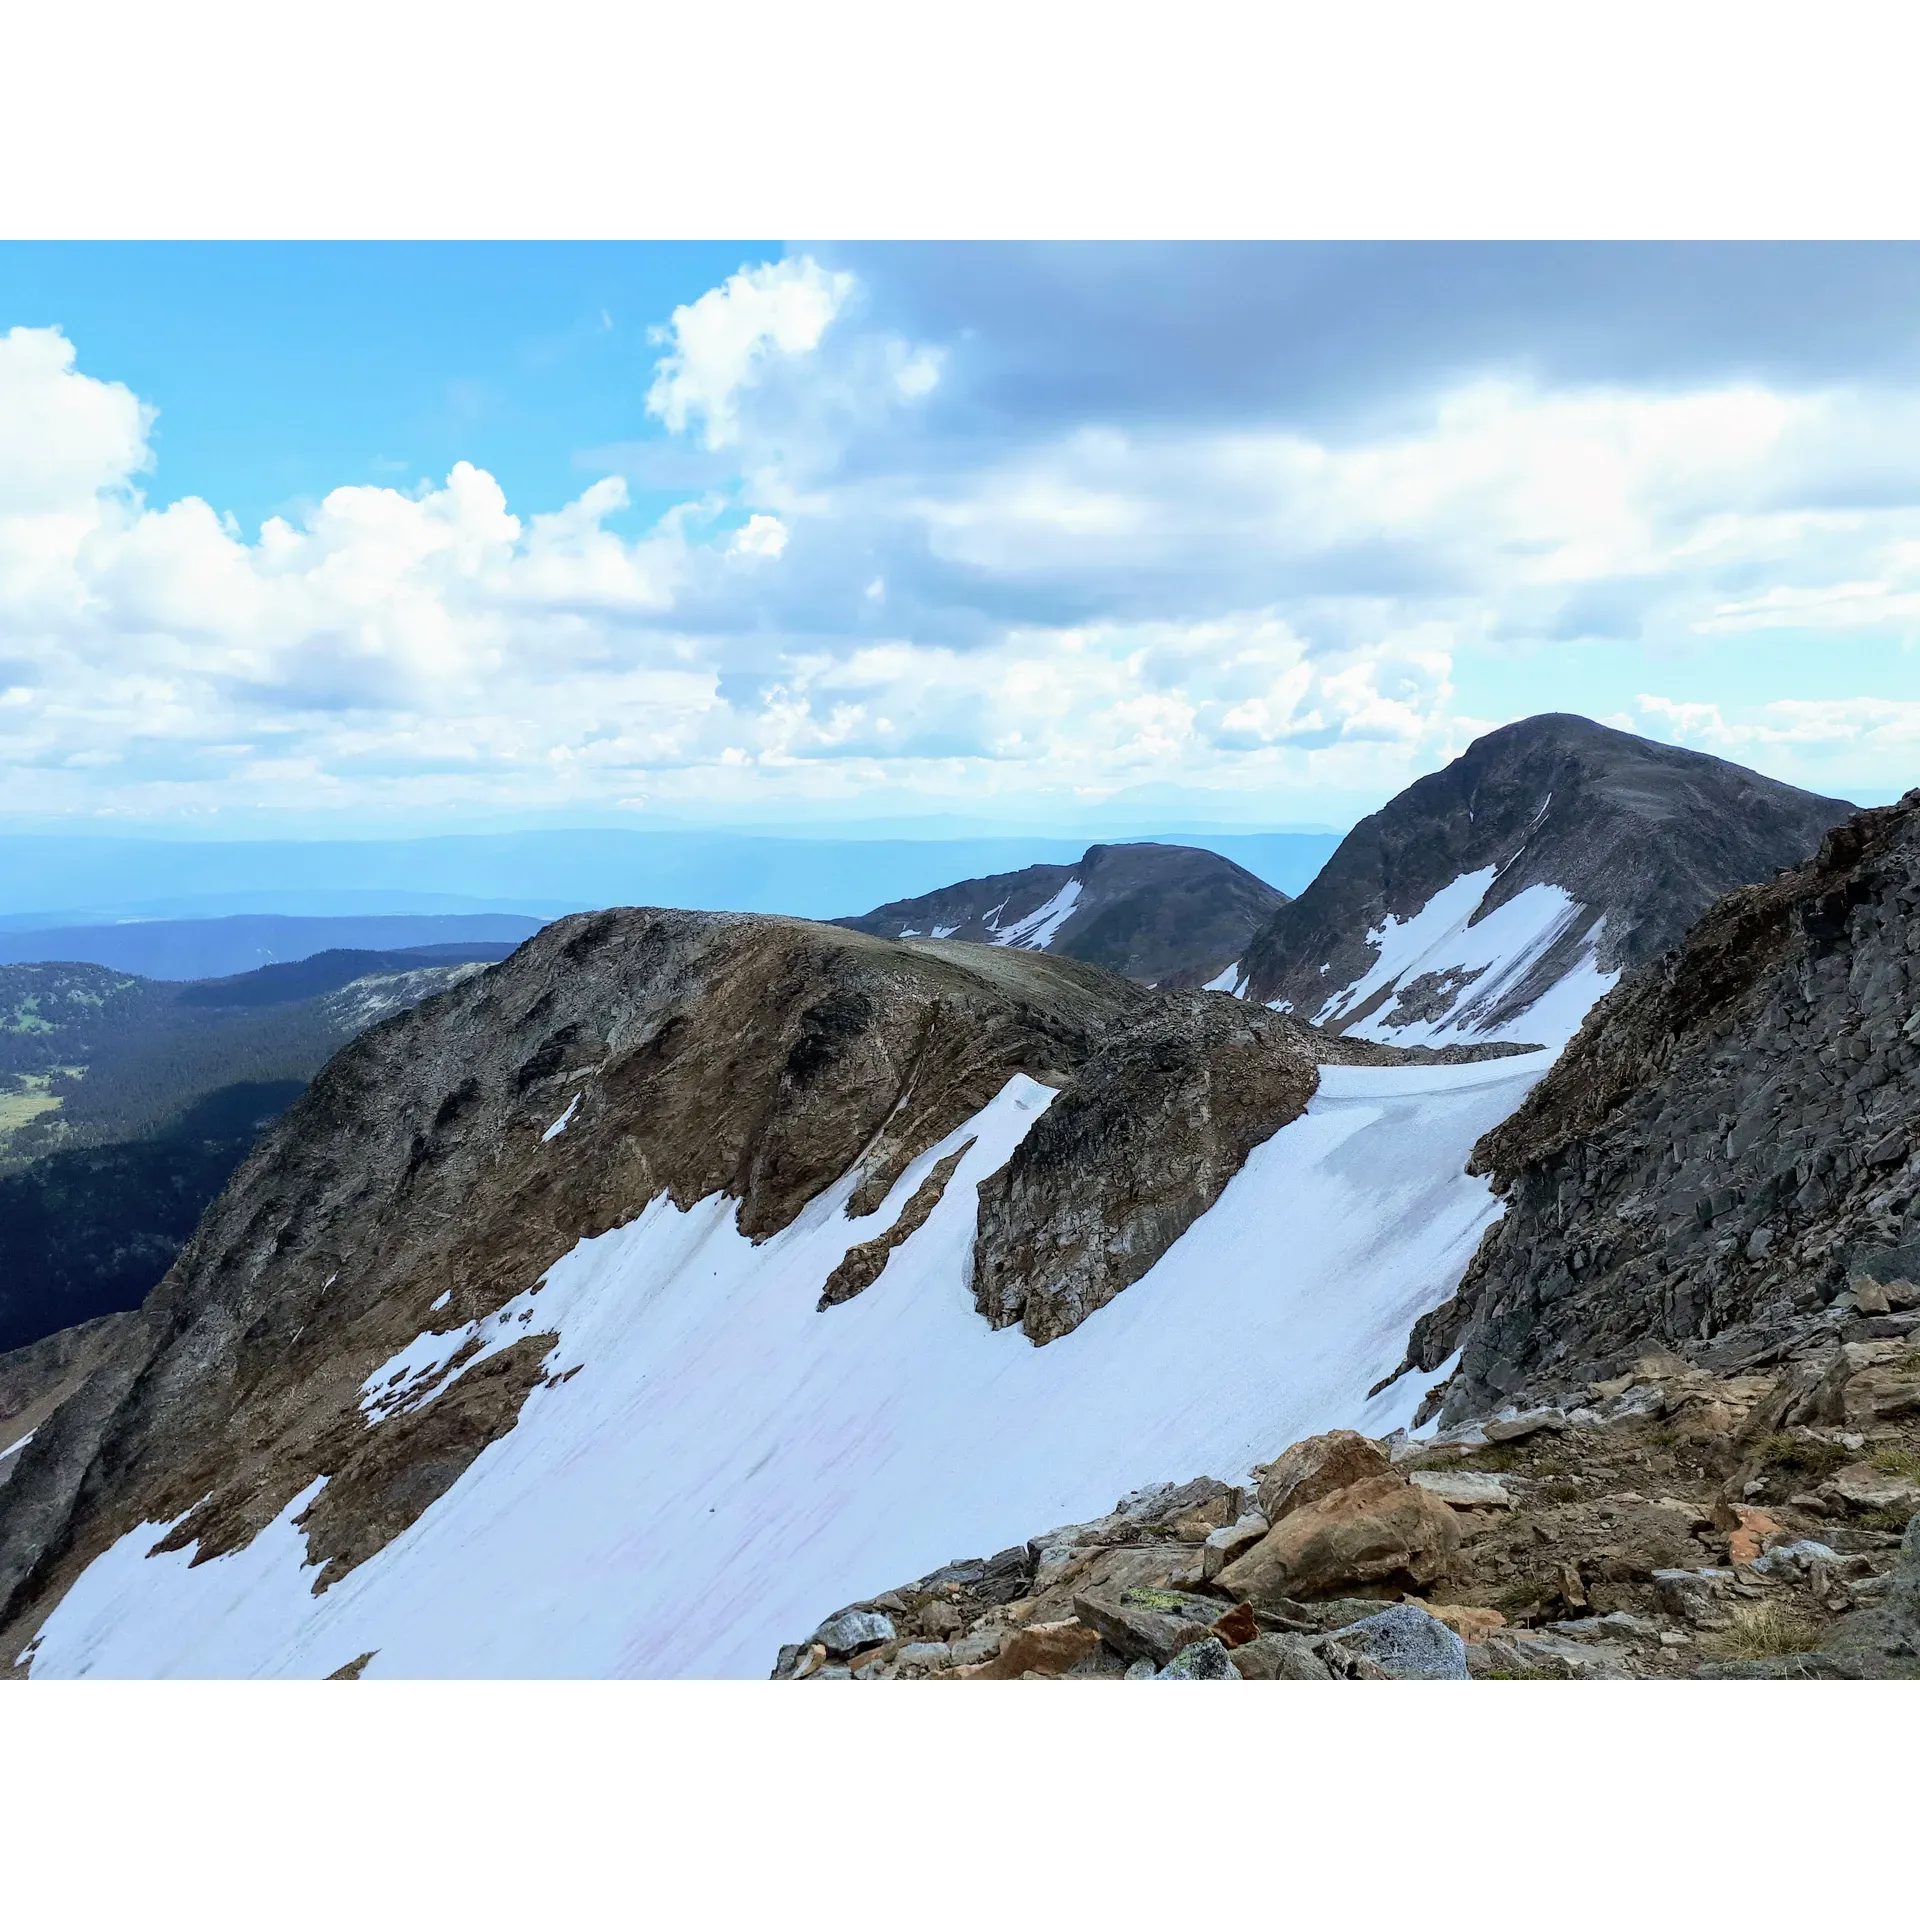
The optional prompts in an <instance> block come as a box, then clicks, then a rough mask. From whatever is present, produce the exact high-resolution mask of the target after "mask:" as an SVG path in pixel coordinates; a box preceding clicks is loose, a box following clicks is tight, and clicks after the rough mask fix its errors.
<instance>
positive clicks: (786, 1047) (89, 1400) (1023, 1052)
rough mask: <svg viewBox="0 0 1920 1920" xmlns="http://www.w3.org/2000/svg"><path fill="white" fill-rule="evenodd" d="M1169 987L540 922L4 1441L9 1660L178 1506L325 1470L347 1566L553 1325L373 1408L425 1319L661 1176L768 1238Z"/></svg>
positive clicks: (334, 1113) (323, 1502)
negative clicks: (729, 1200)
mask: <svg viewBox="0 0 1920 1920" xmlns="http://www.w3.org/2000/svg"><path fill="white" fill-rule="evenodd" d="M1149 1002H1150V996H1149V995H1148V994H1147V993H1146V992H1145V991H1144V990H1143V989H1142V988H1140V987H1137V986H1135V985H1133V984H1132V983H1130V982H1128V981H1126V980H1123V979H1121V978H1119V977H1118V976H1117V975H1114V974H1111V973H1107V972H1103V971H1101V970H1099V969H1096V968H1091V967H1082V966H1077V965H1075V964H1074V963H1072V962H1071V961H1063V960H1056V959H1051V958H1048V957H1046V956H1043V955H1038V954H1029V953H1017V952H1010V951H1000V950H995V949H993V948H990V947H980V946H971V945H967V946H963V945H958V944H949V943H945V942H942V943H938V944H936V943H933V942H930V941H926V942H922V941H905V942H879V941H874V940H870V939H867V938H865V937H864V936H862V935H860V934H856V933H849V932H845V931H842V930H840V929H836V928H827V927H822V926H819V925H817V924H815V923H812V922H807V921H793V920H778V919H771V918H759V917H755V916H748V915H734V914H701V913H672V912H664V911H642V910H626V911H619V912H609V913H599V914H593V915H582V916H577V917H575V918H572V919H569V920H563V921H560V922H557V923H556V924H555V925H553V926H551V927H548V928H547V929H545V930H544V931H543V932H542V933H541V934H540V935H538V936H537V937H536V938H535V939H534V940H532V941H530V942H529V943H528V944H527V945H525V946H524V947H522V948H521V949H519V951H518V952H516V953H515V954H514V955H513V957H512V958H511V959H510V960H508V961H506V962H504V963H502V964H501V965H500V966H498V967H495V968H491V969H489V970H487V971H486V972H484V973H481V974H479V975H477V976H475V977H473V978H470V979H467V980H466V981H464V982H462V983H461V984H460V985H458V986H456V987H454V988H453V989H452V990H451V991H449V992H447V993H444V994H442V995H440V996H439V997H437V998H434V999H431V1000H428V1001H426V1002H424V1003H423V1004H421V1005H419V1006H417V1007H415V1008H413V1009H412V1010H410V1011H408V1012H406V1013H403V1014H401V1015H400V1016H398V1017H397V1018H394V1019H390V1020H387V1021H385V1022H384V1023H382V1024H381V1025H379V1026H377V1027H375V1028H373V1029H372V1030H371V1031H370V1032H368V1033H366V1034H364V1035H362V1036H361V1038H360V1039H358V1040H357V1041H355V1042H354V1043H352V1044H351V1045H349V1046H348V1047H346V1048H345V1049H343V1050H342V1051H341V1052H340V1053H339V1054H338V1055H337V1056H336V1057H335V1058H334V1059H333V1060H332V1061H331V1062H330V1063H329V1064H328V1066H327V1067H326V1068H325V1070H324V1071H323V1072H322V1073H321V1074H320V1075H319V1076H318V1077H317V1078H316V1079H315V1081H314V1082H313V1084H312V1085H311V1086H310V1087H309V1088H308V1089H307V1091H306V1092H305V1093H304V1094H303V1095H302V1096H301V1098H300V1099H299V1100H298V1101H296V1102H295V1103H294V1105H293V1106H292V1107H291V1108H290V1109H289V1110H288V1111H287V1112H286V1113H285V1114H284V1115H283V1116H282V1117H281V1119H280V1120H279V1121H278V1122H277V1123H276V1124H275V1126H274V1128H273V1130H272V1131H271V1133H270V1134H269V1135H268V1137H267V1138H266V1140H265V1141H264V1142H263V1143H262V1145H261V1146H260V1147H259V1148H258V1149H257V1150H256V1151H255V1152H254V1153H253V1154H252V1155H251V1157H250V1158H249V1159H248V1160H247V1162H246V1163H245V1164H244V1165H243V1166H242V1167H241V1168H240V1170H239V1171H238V1173H237V1174H236V1175H235V1176H234V1178H233V1179H232V1181H231V1182H230V1183H229V1185H228V1187H227V1188H226V1190H225V1192H224V1193H223V1194H222V1195H221V1197H220V1198H219V1199H218V1200H217V1201H216V1202H215V1203H214V1205H213V1206H212V1207H211V1208H210V1209H209V1210H208V1212H207V1215H206V1217H205V1219H204V1220H203V1221H202V1222H201V1225H200V1227H199V1230H198V1232H197V1233H196V1234H195V1236H194V1238H193V1240H192V1241H191V1243H190V1244H189V1245H188V1247H187V1249H186V1251H185V1252H184V1253H183V1254H182V1256H181V1258H180V1259H179V1261H178V1262H177V1263H176V1264H175V1266H174V1268H173V1270H172V1272H171V1273H170V1274H169V1275H168V1277H167V1278H166V1280H164V1281H163V1282H162V1283H161V1285H160V1286H159V1287H157V1288H156V1289H155V1290H154V1292H153V1294H152V1295H151V1296H150V1298H149V1299H148V1300H147V1302H146V1304H145V1306H144V1307H143V1308H142V1309H141V1311H140V1313H139V1314H138V1315H137V1316H133V1317H131V1318H130V1319H129V1320H128V1321H127V1322H126V1323H125V1331H124V1333H122V1334H119V1335H116V1337H115V1339H114V1340H113V1341H112V1343H111V1348H112V1350H111V1353H110V1354H108V1355H106V1356H105V1358H104V1360H103V1362H102V1364H100V1365H98V1366H97V1367H95V1368H94V1369H93V1370H92V1372H91V1373H90V1374H89V1375H88V1376H87V1377H86V1378H85V1380H84V1381H83V1383H82V1384H80V1385H79V1386H78V1388H77V1390H72V1391H69V1392H68V1394H67V1397H65V1398H64V1399H63V1400H61V1402H60V1404H59V1405H58V1406H57V1407H56V1408H55V1409H54V1410H53V1411H51V1413H50V1414H49V1416H48V1417H47V1418H46V1420H45V1421H44V1423H43V1424H42V1425H41V1426H40V1427H39V1429H38V1431H37V1433H36V1435H35V1437H34V1439H33V1440H32V1441H31V1443H30V1444H29V1445H28V1446H27V1447H26V1448H25V1449H24V1450H23V1451H22V1452H21V1453H20V1454H19V1455H17V1456H16V1457H15V1458H14V1459H13V1460H12V1461H11V1462H10V1463H9V1464H10V1465H11V1466H12V1468H13V1472H12V1474H11V1477H10V1478H9V1479H8V1481H7V1483H6V1485H5V1486H4V1487H0V1662H5V1661H10V1660H11V1659H12V1657H13V1655H14V1654H15V1653H16V1652H17V1651H18V1649H19V1647H20V1645H22V1644H24V1641H25V1638H26V1636H27V1634H28V1633H29V1632H30V1631H31V1622H32V1620H34V1619H37V1618H39V1617H41V1616H42V1615H43V1614H44V1612H45V1610H46V1608H47V1607H48V1606H50V1605H51V1604H52V1603H53V1602H54V1601H55V1600H57V1598H58V1596H59V1594H60V1593H61V1592H62V1591H64V1589H65V1587H66V1585H67V1584H68V1583H69V1582H70V1581H71V1580H72V1579H73V1577H74V1576H75V1575H76V1574H77V1572H78V1571H79V1569H80V1568H81V1567H82V1566H84V1565H85V1564H86V1562H87V1561H88V1560H89V1559H91V1558H92V1557H93V1556H94V1555H95V1554H96V1553H98V1552H99V1551H100V1550H101V1549H102V1548H104V1547H105V1546H106V1545H108V1544H109V1543H110V1542H111V1541H113V1540H114V1539H116V1538H118V1537H119V1536H120V1535H121V1534H122V1533H124V1532H125V1531H126V1530H127V1529H128V1528H129V1527H131V1526H133V1525H134V1524H136V1523H138V1522H140V1521H143V1520H173V1519H176V1518H178V1517H179V1516H180V1515H182V1514H187V1513H189V1510H191V1514H190V1518H189V1519H188V1520H187V1521H185V1522H184V1523H183V1524H182V1526H181V1527H180V1528H179V1529H177V1531H176V1537H175V1539H174V1540H173V1542H172V1543H171V1544H173V1545H174V1546H176V1547H186V1546H191V1547H192V1548H193V1550H194V1553H195V1557H196V1558H206V1557H210V1556H212V1555H214V1554H218V1553H222V1552H226V1551H230V1550H232V1549H233V1548H236V1547H238V1546H240V1545H242V1544H244V1543H245V1542H246V1541H247V1540H248V1539H250V1538H251V1537H252V1536H253V1535H254V1534H255V1533H256V1532H257V1531H258V1530H259V1528H260V1527H261V1526H262V1525H263V1524H265V1522H266V1521H267V1520H269V1519H270V1518H271V1517H272V1516H273V1515H274V1514H275V1513H276V1512H278V1511H280V1510H281V1509H282V1508H284V1507H285V1506H286V1504H287V1502H288V1501H289V1500H290V1499H292V1497H293V1496H294V1495H295V1494H296V1493H298V1492H299V1491H300V1490H301V1489H302V1488H303V1487H305V1486H307V1485H309V1484H311V1483H312V1481H313V1480H315V1479H316V1478H318V1477H319V1476H321V1475H326V1476H327V1477H328V1485H327V1487H326V1489H325V1491H324V1492H323V1493H322V1495H321V1496H320V1498H319V1499H318V1500H317V1501H316V1502H315V1504H314V1506H313V1507H312V1508H311V1509H310V1510H309V1512H308V1513H307V1514H306V1515H305V1516H304V1517H303V1524H304V1525H305V1527H306V1530H307V1534H308V1539H309V1552H308V1559H309V1562H310V1564H312V1565H313V1566H315V1567H316V1568H317V1569H318V1570H319V1571H318V1576H317V1577H318V1578H319V1579H320V1580H321V1581H322V1582H323V1583H324V1582H325V1581H327V1580H330V1579H333V1578H337V1577H338V1576H339V1575H340V1574H341V1573H343V1572H345V1571H346V1570H347V1569H348V1568H349V1567H351V1566H353V1565H356V1564H358V1563H359V1562H360V1561H362V1560H364V1559H366V1558H367V1557H369V1556H370V1555H371V1554H372V1553H374V1552H377V1551H378V1550H379V1548H380V1546H382V1545H383V1544H384V1543H385V1542H386V1541H387V1540H389V1539H391V1538H393V1537H394V1536H395V1535H396V1534H397V1533H398V1532H399V1531H401V1530H402V1529H403V1528H405V1527H406V1526H407V1525H409V1524H410V1523H411V1521H412V1520H413V1519H414V1518H415V1517H417V1515H418V1514H419V1513H420V1512H421V1511H422V1510H423V1509H424V1508H425V1507H426V1506H427V1505H428V1504H429V1503H430V1502H431V1501H432V1500H433V1499H434V1498H436V1497H437V1496H438V1494H439V1493H440V1492H441V1491H443V1490H444V1488H445V1487H446V1486H447V1485H449V1484H451V1482H452V1480H453V1479H454V1478H456V1477H457V1476H458V1474H459V1473H460V1472H461V1471H463V1470H464V1468H465V1466H466V1465H467V1464H468V1463H469V1462H470V1461H471V1460H472V1459H473V1458H475V1457H476V1456H477V1455H478V1453H479V1452H480V1451H481V1450H482V1449H483V1448H484V1447H485V1446H487V1445H488V1444H490V1443H491V1441H492V1440H493V1439H496V1438H498V1437H499V1435H500V1434H502V1433H504V1432H506V1431H508V1430H510V1429H511V1427H512V1426H513V1424H514V1422H515V1420H516V1419H517V1417H518V1411H519V1408H520V1406H521V1405H522V1403H523V1402H524V1400H525V1398H526V1395H527V1394H528V1393H529V1392H531V1391H533V1390H534V1389H535V1388H536V1387H537V1386H538V1385H539V1384H540V1382H541V1380H542V1378H543V1377H544V1374H543V1363H544V1359H545V1353H546V1347H547V1344H548V1343H549V1342H548V1338H547V1337H545V1336H542V1337H541V1338H539V1339H534V1338H531V1337H529V1338H525V1339H522V1340H520V1341H518V1342H515V1343H512V1344H508V1345H506V1346H504V1347H502V1348H500V1349H499V1350H498V1351H497V1352H495V1353H494V1354H492V1355H490V1356H489V1357H488V1358H487V1359H486V1361H485V1362H484V1363H482V1364H480V1365H476V1366H474V1367H473V1368H471V1369H470V1370H469V1371H467V1372H466V1373H464V1374H462V1375H461V1376H460V1377H459V1378H458V1379H456V1380H455V1381H454V1382H453V1384H452V1385H450V1386H448V1387H447V1388H446V1390H445V1391H444V1392H443V1393H441V1394H439V1395H438V1397H437V1398H433V1399H431V1400H424V1401H422V1402H421V1403H420V1404H407V1405H403V1406H400V1407H398V1408H397V1409H396V1410H394V1411H392V1412H391V1413H389V1414H388V1416H387V1417H386V1418H385V1419H383V1420H380V1421H379V1422H377V1423H370V1422H369V1421H368V1420H367V1418H366V1417H365V1416H364V1415H363V1414H362V1412H361V1411H360V1406H359V1393H360V1388H361V1384H362V1382H364V1381H365V1380H366V1378H367V1377H368V1375H369V1374H370V1372H371V1371H372V1370H373V1369H374V1368H376V1367H378V1366H379V1365H380V1364H381V1363H382V1362H383V1361H385V1360H386V1359H387V1358H388V1357H389V1356H390V1355H392V1354H394V1353H396V1352H398V1351H399V1350H400V1349H401V1348H402V1347H403V1346H405V1345H406V1344H407V1343H408V1342H409V1341H410V1340H411V1339H413V1337H414V1336H415V1335H416V1334H418V1333H420V1332H422V1331H426V1330H429V1329H434V1330H444V1329H449V1328H453V1327H458V1326H460V1325H462V1324H463V1323H465V1322H466V1321H468V1320H470V1319H473V1318H475V1317H477V1316H481V1315H484V1314H487V1313H490V1312H493V1311H496V1310H497V1309H499V1308H500V1307H501V1306H503V1305H504V1304H505V1302H506V1301H507V1300H509V1299H511V1298H512V1297H513V1296H514V1295H515V1294H517V1293H519V1292H520V1291H521V1290H522V1289H524V1288H525V1287H527V1286H529V1285H531V1284H532V1283H533V1282H534V1281H535V1280H536V1279H537V1278H538V1276H539V1275H540V1274H542V1273H544V1272H545V1271H546V1269H547V1268H548V1267H549V1266H551V1265H552V1263H553V1262H554V1261H555V1260H556V1259H558V1258H559V1256H560V1255H561V1254H563V1253H565V1252H566V1251H567V1250H568V1249H569V1248H571V1247H572V1246H573V1245H575V1244H576V1243H577V1242H578V1241H579V1240H580V1239H581V1238H582V1237H583V1236H586V1235H597V1234H601V1233H604V1232H606V1231H608V1230H609V1229H611V1228H612V1227H615V1226H618V1225H621V1224H624V1223H625V1222H626V1221H628V1220H631V1219H632V1218H634V1217H635V1216H636V1215H637V1214H638V1213H640V1212H641V1211H642V1210H643V1209H644V1208H645V1207H646V1206H647V1205H648V1203H649V1202H650V1201H652V1200H653V1199H654V1198H655V1197H656V1196H658V1195H660V1194H663V1193H664V1194H666V1195H668V1196H670V1197H671V1199H672V1200H673V1202H674V1203H675V1204H676V1205H678V1206H681V1207H688V1206H691V1205H692V1204H693V1203H694V1202H695V1201H697V1200H699V1199H702V1198H704V1197H706V1196H708V1195H711V1194H714V1193H720V1192H724V1193H728V1194H732V1195H734V1196H737V1198H738V1200H739V1203H740V1211H739V1216H738V1217H739V1224H740V1228H741V1230H742V1231H743V1232H745V1233H748V1234H750V1235H752V1236H754V1237H756V1238H759V1237H764V1236H765V1235H768V1234H771V1233H774V1232H776V1231H778V1230H779V1229H780V1228H782V1227H784V1226H786V1225H787V1224H788V1223H790V1222H791V1221H792V1220H793V1219H794V1217H795V1216H796V1215H797V1214H798V1212H799V1211H800V1209H801V1208H802V1207H803V1206H804V1205H805V1204H806V1202H807V1201H808V1200H810V1199H812V1198H813V1197H814V1196H815V1195H817V1194H819V1193H820V1192H822V1191H823V1190H824V1189H825V1188H827V1187H828V1186H830V1185H831V1184H832V1183H833V1182H834V1181H835V1180H837V1179H839V1178H840V1177H841V1175H842V1174H844V1173H846V1172H847V1171H848V1170H849V1169H850V1168H854V1167H856V1166H857V1167H858V1168H859V1169H860V1182H859V1186H858V1188H857V1191H856V1194H855V1198H854V1200H853V1202H852V1203H851V1204H852V1209H853V1210H854V1211H856V1212H860V1211H870V1210H871V1209H872V1208H873V1207H875V1206H877V1205H878V1204H879V1203H880V1201H881V1200H882V1199H883V1198H884V1197H885V1195H886V1193H887V1191H888V1190H889V1188H890V1187H891V1186H892V1185H893V1183H894V1180H895V1179H896V1177H897V1176H898V1174H899V1173H900V1171H901V1170H902V1169H904V1168H905V1167H906V1166H907V1165H908V1164H909V1163H910V1162H911V1161H912V1160H913V1159H914V1158H916V1157H917V1156H918V1155H919V1154H920V1153H921V1152H922V1151H924V1149H925V1148H927V1147H929V1146H931V1145H932V1144H934V1143H935V1142H936V1141H938V1140H939V1139H941V1138H942V1137H943V1136H944V1135H946V1134H947V1133H949V1132H951V1131H952V1130H953V1128H954V1127H955V1126H956V1125H958V1124H959V1122H960V1121H962V1120H963V1119H965V1118H966V1117H967V1116H969V1115H970V1114H972V1113H974V1112H976V1111H977V1110H978V1109H979V1108H981V1107H982V1106H984V1105H986V1104H987V1102H988V1101H989V1100H990V1099H992V1098H993V1096H994V1095H995V1094H997V1093H998V1092H999V1091H1000V1089H1001V1088H1002V1087H1003V1086H1004V1085H1005V1084H1006V1082H1007V1080H1008V1079H1009V1078H1010V1077H1011V1076H1012V1075H1013V1074H1014V1073H1016V1072H1025V1073H1028V1074H1031V1075H1033V1076H1035V1077H1036V1078H1041V1079H1049V1080H1052V1081H1053V1082H1054V1083H1056V1084H1058V1083H1059V1082H1060V1081H1061V1080H1062V1079H1063V1078H1065V1077H1067V1076H1068V1075H1070V1074H1071V1073H1072V1072H1073V1071H1074V1070H1075V1069H1076V1068H1078V1067H1079V1066H1080V1065H1081V1064H1082V1063H1084V1062H1085V1061H1086V1060H1087V1059H1088V1058H1089V1057H1090V1056H1091V1055H1092V1054H1093V1053H1094V1052H1095V1050H1096V1048H1097V1047H1098V1045H1099V1044H1100V1042H1101V1041H1102V1040H1103V1039H1104V1038H1105V1037H1106V1035H1107V1034H1108V1032H1109V1031H1110V1030H1111V1029H1112V1028H1113V1027H1114V1026H1115V1025H1116V1024H1117V1023H1119V1022H1121V1021H1123V1020H1125V1019H1127V1018H1129V1017H1132V1016H1134V1015H1136V1014H1137V1013H1138V1012H1139V1011H1140V1010H1141V1009H1142V1008H1143V1007H1145V1006H1147V1005H1148V1004H1149ZM563 1117H564V1118H565V1119H566V1126H565V1128H564V1130H562V1131H557V1132H556V1131H554V1128H555V1123H556V1122H558V1121H560V1120H561V1119H562V1118H563ZM962 1177H964V1176H962ZM443 1294H444V1295H445V1296H446V1301H445V1303H444V1304H441V1303H440V1296H442V1295H443ZM67 1384H68V1385H69V1387H70V1386H71V1382H70V1381H69V1382H68V1383H67Z"/></svg>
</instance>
